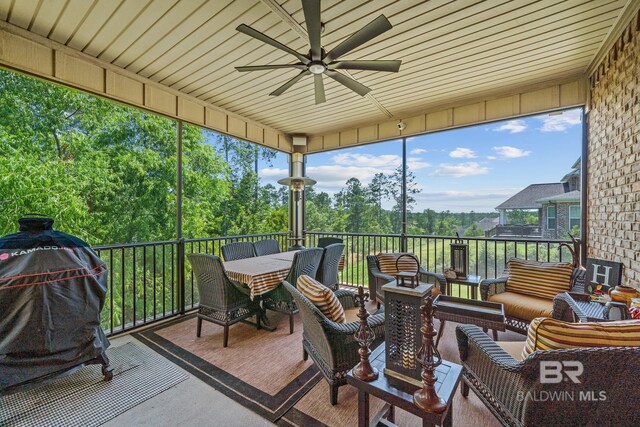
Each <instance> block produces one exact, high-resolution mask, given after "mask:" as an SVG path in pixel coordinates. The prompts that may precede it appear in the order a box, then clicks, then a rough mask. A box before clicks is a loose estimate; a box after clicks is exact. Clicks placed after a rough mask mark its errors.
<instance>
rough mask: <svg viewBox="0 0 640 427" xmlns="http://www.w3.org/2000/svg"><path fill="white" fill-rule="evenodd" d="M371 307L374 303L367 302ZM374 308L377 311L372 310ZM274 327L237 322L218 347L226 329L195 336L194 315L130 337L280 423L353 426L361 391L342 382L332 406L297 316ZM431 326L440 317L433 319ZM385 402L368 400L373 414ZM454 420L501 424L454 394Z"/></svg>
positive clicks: (451, 340) (513, 337)
mask: <svg viewBox="0 0 640 427" xmlns="http://www.w3.org/2000/svg"><path fill="white" fill-rule="evenodd" d="M371 309H372V307H371ZM373 310H375V309H373ZM269 317H270V318H271V320H272V323H274V324H276V325H277V326H278V329H277V330H276V331H275V332H267V331H265V330H256V328H255V327H253V326H250V325H246V324H236V325H234V326H232V327H231V329H230V333H229V346H228V347H227V348H223V347H222V335H223V329H222V327H220V326H217V325H214V324H212V323H207V322H204V323H203V328H202V336H201V337H200V338H196V318H195V316H193V315H192V316H187V317H185V318H180V319H175V320H173V321H170V322H168V323H165V324H163V325H160V326H157V327H154V328H153V329H149V330H146V331H143V332H139V333H136V334H134V337H135V338H137V339H138V340H140V341H141V342H143V343H144V344H146V345H148V346H149V347H151V348H152V349H154V350H155V351H157V352H158V353H160V354H161V355H163V356H165V357H167V358H168V359H169V360H171V361H172V362H174V363H176V364H177V365H179V366H180V367H182V368H183V369H185V370H187V371H188V372H189V373H191V374H192V375H194V376H195V377H197V378H199V379H201V380H202V381H204V382H206V383H207V384H209V385H210V386H211V387H213V388H215V389H216V390H219V391H220V392H222V393H223V394H225V395H226V396H228V397H230V398H231V399H233V400H235V401H236V402H239V403H240V404H242V405H244V406H245V407H247V408H249V409H251V410H252V411H254V412H256V413H257V414H259V415H261V416H262V417H264V418H266V419H267V420H269V421H271V422H274V423H276V424H277V425H280V426H305V427H306V426H340V427H342V426H348V425H357V423H358V419H357V417H358V393H357V390H356V389H354V388H353V387H351V386H349V385H345V386H343V387H340V391H339V396H338V405H335V406H332V405H331V404H330V403H329V386H328V384H327V382H326V381H325V380H324V377H322V375H321V374H320V373H319V371H318V370H317V368H316V367H315V365H314V364H313V362H312V360H311V358H309V360H308V361H306V362H305V361H303V360H302V322H301V320H300V318H299V317H300V316H295V332H294V333H293V334H291V335H290V334H289V322H288V316H284V315H281V314H278V313H271V312H270V313H269ZM436 326H439V325H438V322H437V321H436ZM455 327H456V324H455V323H453V322H448V323H447V325H446V328H445V331H444V333H443V336H442V340H441V341H440V345H439V349H440V352H441V354H442V355H443V357H444V358H445V359H447V360H451V361H453V362H456V363H459V356H458V350H457V343H456V339H455ZM499 339H500V340H504V341H506V340H509V341H524V336H523V335H519V334H515V333H512V332H501V333H500V337H499ZM382 405H383V402H381V401H380V400H378V399H376V398H375V397H372V398H371V401H370V407H371V413H376V412H377V410H378V409H379V408H381V407H382ZM453 408H454V412H453V423H454V425H460V426H463V425H464V426H466V425H474V426H485V427H493V426H498V425H499V423H498V422H497V421H496V420H495V418H494V417H493V415H492V414H491V412H490V411H489V410H488V409H487V408H486V407H485V406H484V404H483V403H482V402H481V401H480V400H479V399H478V398H477V397H476V396H475V395H474V394H473V393H469V397H468V398H463V397H462V396H461V395H460V393H459V392H457V393H456V395H455V397H454V406H453ZM396 420H397V421H398V423H399V424H400V425H403V426H412V425H415V426H420V425H422V424H421V422H420V419H418V418H417V417H415V416H413V415H411V414H409V413H406V412H404V411H402V410H397V411H396Z"/></svg>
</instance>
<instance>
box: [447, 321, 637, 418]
mask: <svg viewBox="0 0 640 427" xmlns="http://www.w3.org/2000/svg"><path fill="white" fill-rule="evenodd" d="M456 336H457V340H458V349H459V351H460V359H461V361H462V365H463V366H464V371H463V384H462V388H461V391H462V395H463V396H465V397H466V396H468V393H469V388H471V389H473V391H474V392H475V393H476V394H477V395H478V397H479V398H480V400H482V401H483V402H484V404H485V405H486V406H487V407H488V408H489V409H490V410H491V412H492V413H493V415H495V417H496V418H497V419H498V421H500V423H501V424H502V425H505V426H568V425H574V426H583V425H593V426H596V425H603V426H604V425H608V426H615V425H629V426H630V425H640V412H638V411H637V408H636V407H635V406H634V405H636V404H637V402H640V389H638V386H637V381H636V378H635V376H634V375H632V374H631V373H632V372H638V370H640V347H606V348H593V347H591V348H574V349H564V350H548V351H536V352H534V353H533V354H531V355H529V357H527V358H526V359H525V360H523V361H520V360H516V359H514V358H513V357H512V356H510V355H509V354H508V353H507V352H506V351H505V350H503V349H502V348H501V347H500V346H499V345H498V344H497V343H495V342H494V341H493V340H492V339H491V338H489V336H487V334H486V333H484V332H482V329H480V328H479V327H477V326H473V325H460V326H458V327H457V328H456ZM523 344H524V343H523ZM543 361H553V362H562V361H571V362H575V361H578V362H580V363H582V366H583V368H584V373H583V374H582V375H580V377H579V380H580V383H579V384H575V383H574V382H573V381H570V380H568V378H567V379H566V381H559V382H557V383H554V384H551V383H548V384H541V383H540V367H541V362H543ZM603 392H604V393H605V394H606V400H600V399H602V397H603V396H604V395H603V394H602V393H603ZM547 393H555V396H559V397H558V398H555V399H551V398H547V399H545V398H544V396H545V395H546V396H548V394H547ZM581 393H583V395H581Z"/></svg>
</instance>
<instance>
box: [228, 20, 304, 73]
mask: <svg viewBox="0 0 640 427" xmlns="http://www.w3.org/2000/svg"><path fill="white" fill-rule="evenodd" d="M236 30H237V31H240V32H241V33H244V34H246V35H248V36H251V37H253V38H254V39H258V40H260V41H261V42H263V43H266V44H269V45H271V46H273V47H275V48H278V49H280V50H283V51H285V52H287V53H290V54H291V55H293V56H295V57H296V58H298V59H299V60H300V62H302V63H303V64H308V63H309V58H307V57H306V56H304V55H302V54H300V53H298V52H296V51H295V50H293V49H291V48H289V47H287V46H285V45H283V44H282V43H280V42H279V41H277V40H274V39H272V38H271V37H269V36H267V35H266V34H263V33H261V32H260V31H258V30H254V29H253V28H251V27H250V26H248V25H245V24H240V25H238V27H237V28H236Z"/></svg>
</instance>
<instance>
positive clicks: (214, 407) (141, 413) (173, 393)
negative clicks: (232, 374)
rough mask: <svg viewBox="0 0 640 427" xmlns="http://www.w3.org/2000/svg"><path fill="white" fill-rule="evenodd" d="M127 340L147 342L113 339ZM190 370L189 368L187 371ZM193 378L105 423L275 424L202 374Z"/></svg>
mask: <svg viewBox="0 0 640 427" xmlns="http://www.w3.org/2000/svg"><path fill="white" fill-rule="evenodd" d="M127 342H133V343H135V344H136V345H139V346H143V347H144V344H142V343H140V342H139V341H138V340H136V339H135V338H133V337H131V336H128V335H125V336H122V337H118V338H114V339H112V340H111V346H113V347H117V346H120V345H123V344H125V343H127ZM185 372H186V371H185ZM187 375H188V376H189V378H188V379H187V380H185V381H182V382H181V383H179V384H177V385H175V386H174V387H171V388H170V389H168V390H166V391H164V392H162V393H160V394H159V395H157V396H154V397H152V398H151V399H149V400H147V401H145V402H142V403H141V404H139V405H138V406H136V407H134V408H132V409H130V410H128V411H127V412H125V413H123V414H121V415H119V416H117V417H115V418H113V419H112V420H111V421H109V422H108V423H106V424H104V425H105V426H108V427H122V426H154V427H161V426H238V427H241V426H242V427H248V426H273V425H274V424H272V423H270V422H269V421H267V420H265V419H264V418H262V417H260V416H259V415H257V414H255V413H254V412H252V411H250V410H248V409H246V408H245V407H244V406H242V405H240V404H239V403H237V402H235V401H233V400H231V399H229V398H228V397H226V396H225V395H223V394H222V393H220V392H218V391H216V390H214V389H213V388H211V387H210V386H208V385H207V384H205V383H204V382H202V381H200V380H199V379H198V378H196V377H194V376H192V375H191V374H189V373H187Z"/></svg>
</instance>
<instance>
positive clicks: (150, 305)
mask: <svg viewBox="0 0 640 427" xmlns="http://www.w3.org/2000/svg"><path fill="white" fill-rule="evenodd" d="M288 236H289V234H288V233H267V234H251V235H243V236H224V237H215V238H206V239H185V240H181V241H179V240H168V241H162V242H151V243H130V244H122V245H104V246H96V247H94V248H93V249H94V250H95V251H96V252H97V254H98V255H99V256H100V258H102V260H103V261H104V262H105V263H106V264H107V268H108V270H109V278H108V285H109V290H108V293H107V299H106V302H105V307H104V309H103V310H102V318H101V321H102V327H103V329H104V330H105V331H106V332H107V334H108V335H113V334H118V333H122V332H125V331H128V330H130V329H133V328H136V327H139V326H142V325H146V324H149V323H151V322H154V321H158V320H162V319H166V318H168V317H171V316H174V315H176V314H180V313H184V312H185V311H186V310H190V309H192V308H195V307H196V306H197V304H198V300H199V299H198V289H197V287H196V286H195V281H194V279H193V274H192V272H191V265H190V264H189V263H188V262H185V260H184V258H185V257H186V255H187V254H189V253H193V252H198V253H210V254H214V255H218V256H219V255H220V247H221V246H222V245H225V244H227V243H231V242H238V241H256V240H261V239H276V240H278V242H279V244H280V247H281V248H286V247H287V246H288V242H287V237H288ZM180 258H183V259H182V260H181V259H180ZM179 266H184V267H183V269H184V270H183V271H184V272H183V274H179ZM181 278H183V279H182V280H181Z"/></svg>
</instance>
